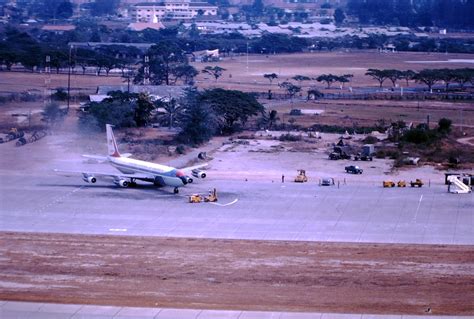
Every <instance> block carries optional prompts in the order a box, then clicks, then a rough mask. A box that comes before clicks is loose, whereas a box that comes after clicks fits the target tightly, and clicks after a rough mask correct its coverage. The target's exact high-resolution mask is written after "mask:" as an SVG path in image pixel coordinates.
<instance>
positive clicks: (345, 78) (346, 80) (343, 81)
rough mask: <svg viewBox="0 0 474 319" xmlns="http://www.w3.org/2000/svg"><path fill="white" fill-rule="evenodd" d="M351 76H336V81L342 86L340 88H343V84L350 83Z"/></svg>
mask: <svg viewBox="0 0 474 319" xmlns="http://www.w3.org/2000/svg"><path fill="white" fill-rule="evenodd" d="M353 77H354V75H353V74H343V75H340V76H336V81H337V82H339V83H341V84H342V87H344V84H346V83H349V82H350V81H351V78H353Z"/></svg>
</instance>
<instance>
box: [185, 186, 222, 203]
mask: <svg viewBox="0 0 474 319" xmlns="http://www.w3.org/2000/svg"><path fill="white" fill-rule="evenodd" d="M188 200H189V202H190V203H202V202H217V190H216V189H215V188H214V189H213V190H210V191H209V194H208V195H207V196H202V195H200V194H192V195H190V196H189V198H188Z"/></svg>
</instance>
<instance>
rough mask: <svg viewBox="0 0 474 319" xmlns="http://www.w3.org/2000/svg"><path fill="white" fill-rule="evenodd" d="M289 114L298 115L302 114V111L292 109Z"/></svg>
mask: <svg viewBox="0 0 474 319" xmlns="http://www.w3.org/2000/svg"><path fill="white" fill-rule="evenodd" d="M290 115H295V116H299V115H303V113H302V112H301V110H300V109H292V110H291V111H290Z"/></svg>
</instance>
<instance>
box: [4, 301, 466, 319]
mask: <svg viewBox="0 0 474 319" xmlns="http://www.w3.org/2000/svg"><path fill="white" fill-rule="evenodd" d="M0 318H8V319H12V318H14V319H30V318H35V319H52V318H54V319H428V318H432V319H447V318H449V319H471V318H473V317H472V316H452V317H447V316H429V315H428V316H407V315H361V314H338V313H303V312H265V311H224V310H201V309H171V308H135V307H113V306H91V305H62V304H50V303H35V302H14V301H9V302H4V301H0Z"/></svg>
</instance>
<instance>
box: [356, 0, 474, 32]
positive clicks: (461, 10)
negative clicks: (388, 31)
mask: <svg viewBox="0 0 474 319" xmlns="http://www.w3.org/2000/svg"><path fill="white" fill-rule="evenodd" d="M347 12H348V13H349V14H350V15H353V16H355V17H357V18H358V20H359V22H360V23H363V24H379V25H400V26H409V27H417V26H428V27H430V26H439V27H444V28H446V27H450V28H460V29H472V28H473V27H474V19H472V15H473V13H474V1H472V0H415V1H412V0H365V1H361V0H349V1H348V3H347Z"/></svg>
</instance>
